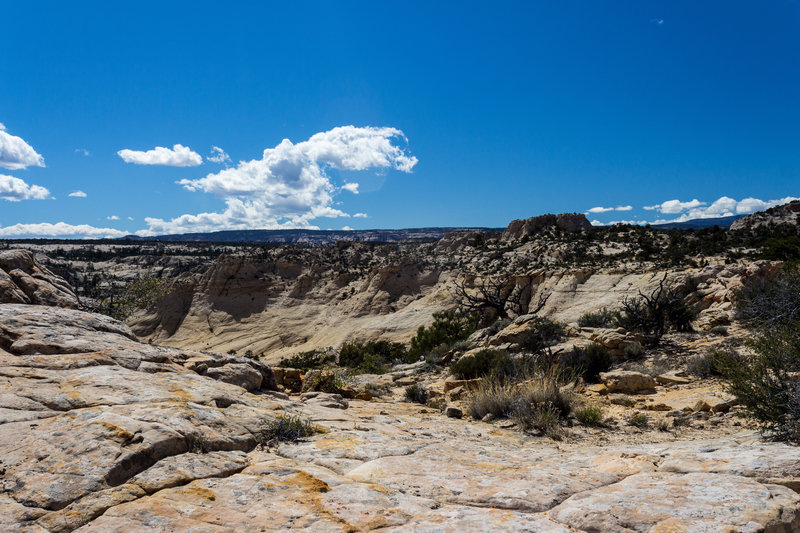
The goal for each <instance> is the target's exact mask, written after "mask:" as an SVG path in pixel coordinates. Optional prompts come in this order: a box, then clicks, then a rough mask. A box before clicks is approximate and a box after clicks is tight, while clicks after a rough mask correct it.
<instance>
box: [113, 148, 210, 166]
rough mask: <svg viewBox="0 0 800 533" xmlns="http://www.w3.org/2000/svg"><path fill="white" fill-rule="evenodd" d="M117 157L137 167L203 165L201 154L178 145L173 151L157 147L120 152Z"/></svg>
mask: <svg viewBox="0 0 800 533" xmlns="http://www.w3.org/2000/svg"><path fill="white" fill-rule="evenodd" d="M117 155H118V156H120V157H121V158H122V160H123V161H125V162H126V163H134V164H136V165H164V166H168V167H196V166H197V165H201V164H202V163H203V158H202V157H200V154H198V153H197V152H193V151H192V150H191V149H190V148H189V147H188V146H183V145H182V144H176V145H175V146H173V147H172V149H169V148H164V147H163V146H156V147H155V148H153V149H152V150H148V151H146V152H140V151H137V150H128V149H127V148H126V149H124V150H120V151H118V152H117Z"/></svg>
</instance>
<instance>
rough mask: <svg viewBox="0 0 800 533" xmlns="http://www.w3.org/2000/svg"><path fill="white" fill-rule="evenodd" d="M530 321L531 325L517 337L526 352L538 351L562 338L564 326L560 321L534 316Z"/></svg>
mask: <svg viewBox="0 0 800 533" xmlns="http://www.w3.org/2000/svg"><path fill="white" fill-rule="evenodd" d="M531 322H532V327H530V329H528V330H527V331H525V332H524V333H523V334H521V335H520V336H519V338H518V339H517V343H518V344H519V345H520V347H521V348H522V349H523V350H525V351H527V352H531V353H536V352H539V351H541V350H543V349H545V348H547V347H549V346H553V345H554V344H558V342H559V341H561V340H562V339H563V338H564V335H565V332H566V327H565V326H564V324H561V323H560V322H556V321H554V320H551V319H549V318H544V317H537V318H534V319H533V320H532V321H531Z"/></svg>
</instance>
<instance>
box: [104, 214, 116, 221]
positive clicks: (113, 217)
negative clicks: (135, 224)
mask: <svg viewBox="0 0 800 533" xmlns="http://www.w3.org/2000/svg"><path fill="white" fill-rule="evenodd" d="M106 220H119V217H118V216H117V215H111V216H107V217H106Z"/></svg>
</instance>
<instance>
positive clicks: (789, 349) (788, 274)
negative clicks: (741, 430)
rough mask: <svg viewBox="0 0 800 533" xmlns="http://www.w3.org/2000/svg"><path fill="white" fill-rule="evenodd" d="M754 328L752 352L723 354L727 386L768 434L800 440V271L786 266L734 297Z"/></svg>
mask: <svg viewBox="0 0 800 533" xmlns="http://www.w3.org/2000/svg"><path fill="white" fill-rule="evenodd" d="M735 303H736V308H737V313H738V314H739V316H740V318H742V319H743V320H745V322H746V324H747V325H748V326H749V327H751V328H753V330H754V333H755V335H754V336H753V337H752V338H751V339H750V340H749V341H748V343H747V346H748V347H749V348H750V350H751V351H752V354H751V355H749V356H738V355H735V354H722V355H720V356H719V358H718V360H717V361H716V364H717V365H718V368H719V371H720V372H721V373H722V375H723V378H724V380H725V385H726V388H727V390H728V391H729V392H730V393H732V394H734V395H735V396H736V397H737V398H738V399H739V402H740V403H741V405H743V406H744V407H745V408H746V409H747V411H748V413H749V414H750V415H751V416H752V417H753V418H755V419H756V420H757V421H758V422H760V423H761V429H762V430H763V431H764V433H766V434H768V435H769V436H771V437H773V438H777V439H782V440H790V441H795V442H800V396H799V395H800V386H798V383H799V382H798V380H797V373H798V372H800V272H798V268H797V266H786V267H784V270H783V272H782V274H781V275H780V276H779V277H778V278H775V279H764V280H752V281H751V282H749V283H747V284H746V285H745V286H744V287H743V288H742V289H741V290H740V291H739V292H738V293H737V294H736V297H735Z"/></svg>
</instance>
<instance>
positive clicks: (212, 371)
mask: <svg viewBox="0 0 800 533" xmlns="http://www.w3.org/2000/svg"><path fill="white" fill-rule="evenodd" d="M206 375H207V376H208V377H210V378H213V379H217V380H219V381H224V382H225V383H230V384H232V385H238V386H239V387H242V388H243V389H245V390H247V391H250V392H253V391H257V390H258V389H260V388H261V382H262V381H263V377H262V376H261V372H259V371H258V370H256V369H255V368H253V367H252V366H250V365H247V364H243V363H228V364H227V365H223V366H220V367H217V368H209V369H208V370H207V371H206Z"/></svg>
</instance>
